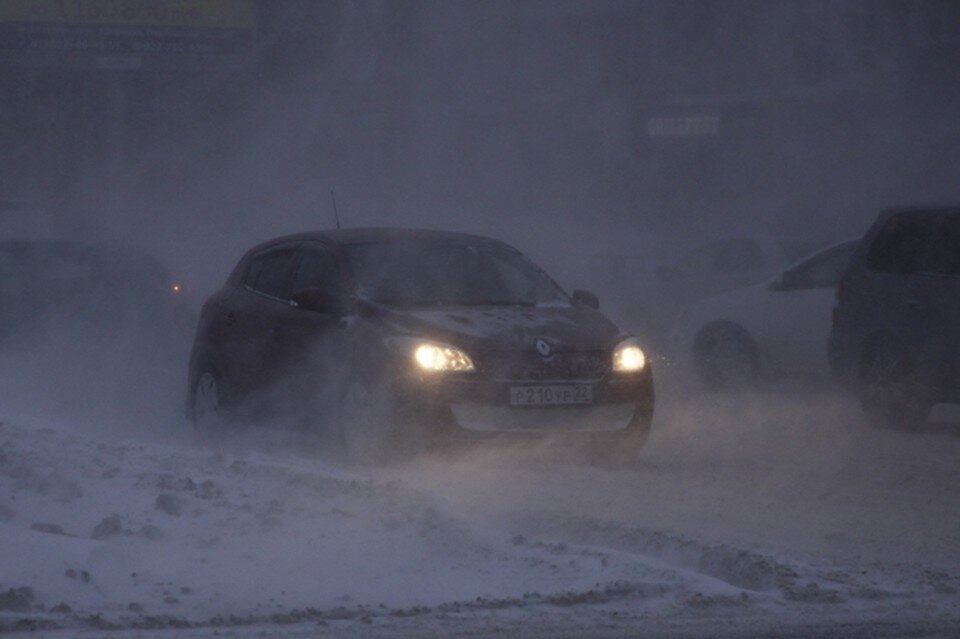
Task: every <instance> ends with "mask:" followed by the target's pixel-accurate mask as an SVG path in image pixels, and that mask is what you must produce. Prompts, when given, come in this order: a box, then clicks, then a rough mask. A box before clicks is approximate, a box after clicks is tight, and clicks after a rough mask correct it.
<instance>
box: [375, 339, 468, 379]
mask: <svg viewBox="0 0 960 639" xmlns="http://www.w3.org/2000/svg"><path fill="white" fill-rule="evenodd" d="M387 344H388V345H389V346H391V347H392V348H394V349H396V350H398V351H400V353H402V354H404V355H407V356H409V357H410V359H411V360H413V362H412V363H413V364H414V365H415V367H416V368H417V369H419V370H421V371H424V372H428V373H445V372H470V371H472V370H473V369H474V366H473V360H471V359H470V356H469V355H467V354H466V353H464V352H463V351H462V350H460V349H459V348H457V347H455V346H450V345H449V344H441V343H439V342H431V341H428V340H423V339H414V338H409V337H394V338H391V339H388V340H387Z"/></svg>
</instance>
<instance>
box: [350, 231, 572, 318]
mask: <svg viewBox="0 0 960 639" xmlns="http://www.w3.org/2000/svg"><path fill="white" fill-rule="evenodd" d="M345 252H346V257H347V263H348V264H349V267H350V270H351V272H352V273H353V278H354V280H355V281H356V283H357V286H358V288H359V292H360V295H361V296H362V297H365V298H366V299H369V300H371V301H374V302H379V303H382V304H390V305H393V306H540V305H552V304H564V305H566V304H569V298H568V297H567V296H566V294H565V293H564V292H563V291H562V290H561V289H560V287H559V286H557V285H556V284H555V283H554V282H553V280H551V279H550V278H549V277H548V276H547V275H546V274H545V273H544V272H543V271H541V270H540V269H539V268H538V267H537V266H536V265H535V264H533V263H532V262H530V261H529V260H528V259H527V258H525V257H524V256H523V255H521V254H520V253H518V252H516V251H514V250H511V249H509V248H507V247H503V246H497V245H495V244H485V243H479V242H478V243H468V242H462V241H435V240H434V241H429V240H412V241H397V242H371V243H366V244H353V245H349V246H346V247H345Z"/></svg>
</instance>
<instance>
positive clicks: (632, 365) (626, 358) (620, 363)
mask: <svg viewBox="0 0 960 639" xmlns="http://www.w3.org/2000/svg"><path fill="white" fill-rule="evenodd" d="M646 365H647V356H646V355H644V354H643V349H642V348H640V344H638V343H637V340H635V339H632V338H631V339H628V340H624V341H623V342H621V343H620V345H619V346H617V348H616V349H615V350H614V351H613V370H614V371H615V372H617V373H639V372H640V371H642V370H643V369H644V367H645V366H646Z"/></svg>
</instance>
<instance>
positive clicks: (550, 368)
mask: <svg viewBox="0 0 960 639" xmlns="http://www.w3.org/2000/svg"><path fill="white" fill-rule="evenodd" d="M481 370H482V371H483V372H485V373H487V374H488V375H490V376H491V377H494V378H496V379H503V380H510V381H540V380H559V379H599V378H601V377H603V376H604V375H605V374H606V373H607V370H608V367H607V363H606V359H605V358H604V357H603V354H602V353H600V352H582V353H554V354H553V355H551V356H550V357H541V356H540V355H539V354H537V353H522V354H516V353H509V354H507V353H491V354H489V355H488V356H487V357H484V358H483V360H482V361H481Z"/></svg>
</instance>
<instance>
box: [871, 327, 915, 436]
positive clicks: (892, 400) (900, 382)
mask: <svg viewBox="0 0 960 639" xmlns="http://www.w3.org/2000/svg"><path fill="white" fill-rule="evenodd" d="M858 395H859V399H860V405H861V407H862V408H863V412H864V413H865V414H866V415H867V417H868V418H869V419H870V420H871V421H872V422H873V423H874V424H876V425H878V426H883V427H891V428H903V429H909V430H914V429H917V428H919V427H921V426H922V425H923V424H924V423H925V422H926V420H927V416H928V415H929V414H930V409H931V408H932V406H933V402H932V401H931V400H930V399H929V393H928V389H927V386H926V384H924V383H923V382H922V381H921V380H920V379H919V376H918V375H917V372H916V370H915V368H914V366H913V364H912V363H911V361H910V358H909V356H908V355H907V353H906V351H905V349H904V348H902V347H900V346H898V345H896V344H893V343H890V342H883V343H879V344H876V345H873V346H871V347H869V348H868V349H867V350H866V352H865V353H864V355H863V357H862V358H861V363H860V370H859V375H858Z"/></svg>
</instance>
